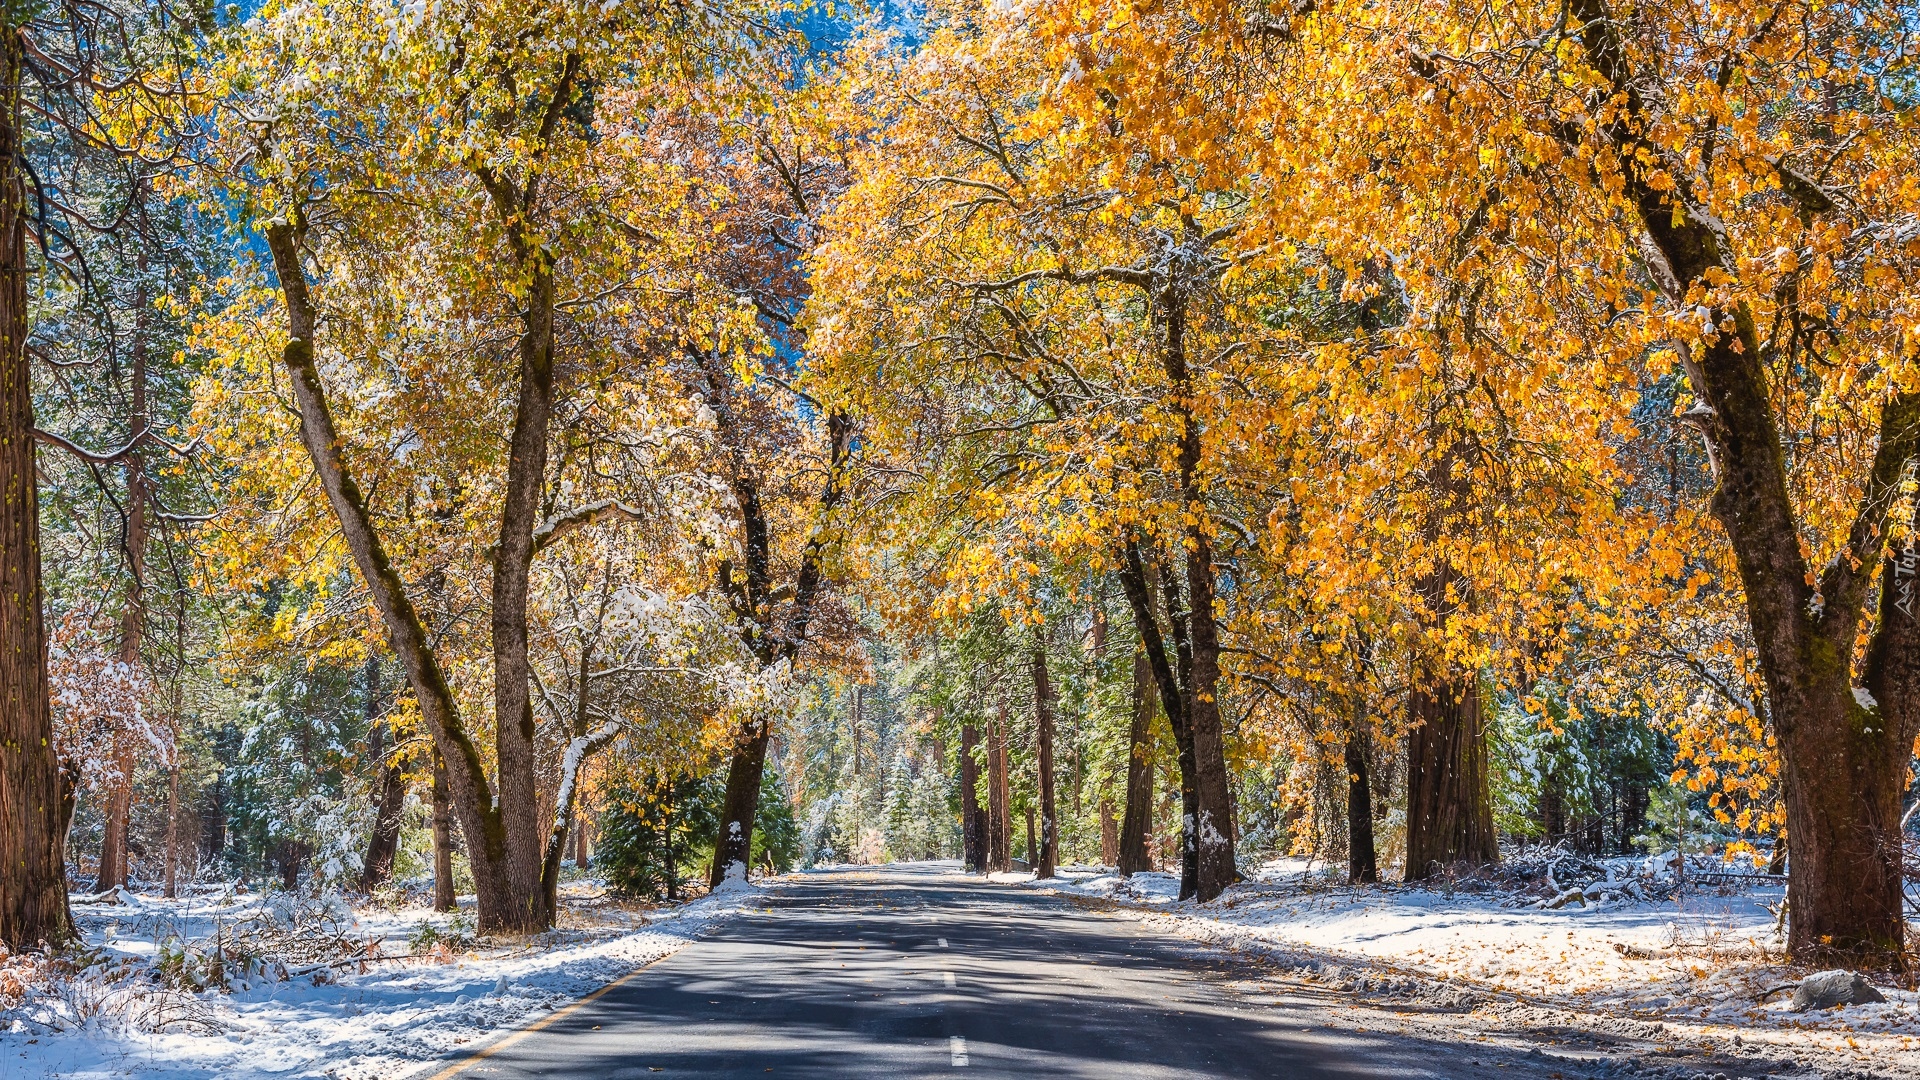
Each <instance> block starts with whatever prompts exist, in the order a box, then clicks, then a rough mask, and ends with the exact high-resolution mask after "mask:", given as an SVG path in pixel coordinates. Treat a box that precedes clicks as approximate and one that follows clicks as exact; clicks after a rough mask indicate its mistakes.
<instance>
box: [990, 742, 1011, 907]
mask: <svg viewBox="0 0 1920 1080" xmlns="http://www.w3.org/2000/svg"><path fill="white" fill-rule="evenodd" d="M1010 796H1011V792H1010V791H1009V789H1008V785H1007V707H1006V706H1005V705H1001V706H999V707H998V708H997V709H996V710H995V713H994V719H993V723H992V726H991V727H989V728H988V729H987V872H988V873H994V872H996V871H1005V870H1011V869H1012V868H1013V819H1012V817H1011V816H1009V815H1010V812H1011V809H1012V808H1011V807H1010V806H1009V805H1008V803H1009V802H1010V801H1011V799H1010Z"/></svg>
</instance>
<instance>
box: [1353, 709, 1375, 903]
mask: <svg viewBox="0 0 1920 1080" xmlns="http://www.w3.org/2000/svg"><path fill="white" fill-rule="evenodd" d="M1362 723H1364V721H1363V720H1362V718H1360V717H1355V718H1354V722H1353V726H1352V727H1351V728H1350V729H1349V730H1348V732H1347V880H1348V881H1350V882H1353V883H1354V884H1356V885H1358V884H1372V883H1374V882H1377V881H1379V880H1380V869H1379V867H1378V865H1377V864H1376V862H1375V859H1374V851H1373V797H1372V796H1373V789H1372V787H1371V786H1370V785H1369V783H1368V776H1367V772H1368V770H1367V759H1368V758H1369V757H1371V756H1372V755H1371V754H1369V753H1368V745H1367V744H1368V742H1369V740H1368V738H1367V733H1366V731H1365V730H1364V729H1363V728H1362V727H1361V726H1360V725H1361V724H1362Z"/></svg>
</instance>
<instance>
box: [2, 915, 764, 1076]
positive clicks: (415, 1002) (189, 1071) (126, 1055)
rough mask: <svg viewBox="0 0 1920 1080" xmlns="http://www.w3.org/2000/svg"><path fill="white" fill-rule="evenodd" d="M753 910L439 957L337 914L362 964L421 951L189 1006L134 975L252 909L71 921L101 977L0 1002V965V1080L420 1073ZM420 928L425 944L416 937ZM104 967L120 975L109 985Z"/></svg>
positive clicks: (195, 999)
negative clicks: (120, 970) (181, 938)
mask: <svg viewBox="0 0 1920 1080" xmlns="http://www.w3.org/2000/svg"><path fill="white" fill-rule="evenodd" d="M763 895H764V889H763V888H761V887H750V888H745V889H738V890H733V891H729V892H726V893H723V894H720V895H716V896H711V897H707V898H705V899H702V900H698V901H695V902H693V903H690V904H686V905H684V906H681V907H678V908H672V909H662V910H656V911H644V912H643V911H625V910H622V909H619V908H616V907H612V906H609V905H599V904H593V903H592V902H591V899H589V900H588V901H587V902H584V903H583V902H581V900H580V897H578V896H576V897H574V898H573V899H574V900H575V903H573V904H570V905H568V908H569V917H568V918H567V919H566V920H565V922H564V923H563V926H564V927H565V928H563V929H560V930H556V931H553V932H550V933H548V934H544V935H540V936H538V937H534V938H529V939H526V940H525V941H521V942H516V943H513V944H511V945H505V944H502V945H498V946H495V947H486V946H484V945H483V946H480V947H462V948H451V947H447V946H446V944H445V942H446V940H447V938H449V937H457V935H458V933H459V931H460V927H459V926H458V925H457V924H456V925H450V924H449V923H448V921H447V920H446V918H445V917H441V916H434V915H433V914H432V913H430V912H427V911H423V910H419V911H398V912H382V913H377V914H362V915H359V916H353V915H351V914H347V915H346V916H345V917H346V918H347V919H349V920H351V922H350V923H349V924H348V929H349V930H350V931H351V932H352V933H353V934H355V935H356V936H360V937H364V939H365V940H366V941H368V942H369V943H371V944H370V951H371V952H373V953H375V954H381V953H384V954H392V953H395V952H398V953H402V954H405V953H408V952H412V951H414V950H413V949H412V948H410V945H411V944H417V943H420V942H422V941H423V940H427V939H437V941H436V943H435V944H434V945H433V946H432V947H430V948H427V949H424V950H420V952H421V953H422V955H420V956H418V957H416V958H413V959H406V960H391V959H386V960H378V961H375V962H373V963H369V964H364V965H363V964H360V963H358V962H356V961H348V962H346V963H344V964H337V965H332V966H327V967H323V968H315V969H314V970H311V971H307V970H304V969H303V968H302V967H301V966H299V965H286V966H287V967H290V968H291V972H287V973H284V974H283V972H282V971H281V970H278V968H277V967H275V966H274V965H264V967H265V968H266V970H261V968H262V967H263V966H262V965H256V966H255V967H254V968H253V969H251V970H249V971H246V972H244V973H241V974H239V975H237V976H236V977H234V978H232V980H231V981H230V990H229V992H222V991H220V990H215V989H209V990H206V991H202V992H198V993H190V992H183V991H174V990H165V989H162V988H160V987H157V986H155V985H154V984H152V983H151V981H150V980H149V979H148V978H147V977H146V976H145V975H144V974H143V973H144V972H145V971H146V970H148V968H147V966H145V965H143V964H142V961H143V960H150V959H151V958H152V957H153V956H154V955H155V954H156V953H157V952H159V951H160V950H162V949H164V948H166V947H167V945H166V943H167V942H168V940H169V936H168V935H169V932H172V933H176V934H177V933H178V932H179V931H181V930H194V929H197V928H200V927H202V926H204V925H205V924H207V923H211V922H214V921H216V920H219V919H222V918H227V919H232V918H237V917H241V916H243V915H245V914H247V912H248V911H249V910H250V908H251V907H257V906H258V905H259V904H260V903H261V901H258V900H252V901H246V900H238V899H235V898H233V897H230V896H229V897H220V898H212V899H208V898H200V899H195V900H184V901H181V902H178V903H173V902H167V901H155V900H145V899H138V898H136V899H135V900H134V901H133V902H132V903H130V904H125V905H76V918H77V919H78V920H79V921H80V922H81V924H82V926H83V928H85V929H87V930H88V931H89V935H88V936H89V941H90V943H91V944H94V945H96V946H97V947H98V948H99V949H100V953H99V955H101V957H102V958H103V962H102V963H101V964H99V965H95V966H94V967H92V968H89V969H87V970H85V971H81V972H74V973H66V974H56V975H54V976H53V977H51V978H47V979H43V980H41V981H40V982H39V983H37V984H35V985H26V984H24V982H22V981H19V980H16V982H20V985H18V986H17V987H15V988H16V989H17V990H18V991H19V992H17V993H11V994H10V993H9V986H10V983H9V981H8V980H7V979H6V978H5V977H4V973H5V972H6V971H8V970H16V971H17V970H19V965H20V962H21V960H20V958H16V960H15V967H13V968H8V967H6V966H3V965H0V1078H4V1080H15V1078H19V1080H41V1078H52V1077H63V1078H76V1080H78V1078H85V1080H105V1078H109V1077H121V1076H136V1075H137V1076H143V1077H149V1076H150V1077H165V1078H169V1080H174V1078H178V1080H189V1078H192V1080H198V1078H214V1077H261V1076H279V1077H289V1078H291V1077H334V1078H338V1080H374V1078H381V1080H392V1078H395V1077H402V1076H408V1075H411V1074H416V1073H421V1072H431V1071H432V1068H431V1066H430V1063H434V1062H437V1060H438V1059H441V1058H444V1057H447V1056H448V1055H450V1054H453V1053H455V1052H457V1051H459V1050H460V1049H461V1048H462V1047H465V1046H470V1045H475V1044H478V1043H479V1042H480V1041H482V1040H483V1039H484V1038H485V1037H487V1036H488V1035H490V1034H492V1033H494V1032H497V1031H499V1030H501V1029H504V1028H509V1027H514V1026H518V1025H519V1024H521V1023H524V1022H527V1021H529V1020H531V1019H533V1018H535V1017H537V1016H540V1015H543V1014H545V1013H546V1012H548V1011H550V1010H552V1009H555V1008H558V1007H560V1006H561V1005H564V1004H566V1003H567V1002H569V1001H572V1000H574V999H575V998H578V997H580V996H581V995H583V994H586V993H588V992H590V991H592V990H594V989H596V988H598V987H600V986H602V985H604V984H606V983H608V982H610V981H612V980H614V979H617V978H619V977H621V976H622V975H625V974H627V973H628V972H631V971H633V970H634V969H635V968H638V967H641V966H643V965H645V964H647V963H651V962H652V961H654V960H657V959H659V958H660V957H663V956H665V955H667V954H669V953H671V952H673V951H675V950H677V949H679V948H680V947H681V946H682V945H685V944H686V943H687V942H689V941H691V940H693V939H694V938H696V937H698V936H699V935H700V934H701V933H702V932H703V931H704V930H706V929H707V928H708V927H709V926H710V925H712V924H713V922H714V921H715V920H717V919H719V918H721V917H723V916H725V915H727V914H730V913H732V912H735V911H738V910H741V909H743V908H747V907H751V906H752V905H754V904H755V903H757V902H759V900H760V898H761V897H762V896H763ZM109 908H117V909H118V910H103V909H109ZM423 925H425V926H431V927H435V928H436V930H435V932H434V933H432V934H423V933H422V931H421V927H422V926H423ZM142 930H147V931H152V932H153V933H151V934H150V935H143V934H142V933H141V931H142ZM410 936H411V937H412V938H413V939H414V941H413V942H411V943H410V942H409V941H408V940H407V939H408V938H409V937H410ZM116 966H120V967H124V968H125V969H126V970H127V971H128V972H130V973H131V974H130V975H129V976H128V977H125V978H120V979H117V980H116V979H114V978H113V977H112V975H111V973H112V972H113V971H114V970H116ZM363 967H364V969H365V970H361V969H362V968H363ZM42 970H43V971H44V970H45V969H44V968H43V969H42ZM316 975H317V976H318V978H317V979H316V977H315V976H316ZM289 976H290V977H289Z"/></svg>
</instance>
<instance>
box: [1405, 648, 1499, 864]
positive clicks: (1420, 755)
mask: <svg viewBox="0 0 1920 1080" xmlns="http://www.w3.org/2000/svg"><path fill="white" fill-rule="evenodd" d="M1407 709H1408V728H1409V731H1408V735H1407V869H1406V880H1408V881H1422V880H1425V879H1426V878H1428V877H1430V876H1432V875H1433V874H1436V873H1441V872H1444V871H1447V870H1450V869H1452V868H1454V867H1455V866H1458V865H1466V866H1475V867H1477V866H1483V865H1485V864H1487V863H1492V862H1498V861H1499V859H1500V848H1499V846H1498V843H1497V841H1496V838H1495V836H1494V832H1493V807H1492V802H1491V798H1490V794H1489V791H1488V787H1487V752H1486V746H1487V743H1486V732H1485V716H1484V713H1483V710H1482V708H1481V703H1480V684H1479V682H1478V680H1476V679H1475V678H1474V677H1473V675H1472V674H1471V673H1461V672H1455V673H1454V675H1453V677H1452V678H1451V679H1448V680H1445V681H1435V680H1428V681H1426V682H1424V683H1420V684H1416V685H1415V687H1414V689H1413V692H1412V694H1411V695H1409V701H1408V706H1407Z"/></svg>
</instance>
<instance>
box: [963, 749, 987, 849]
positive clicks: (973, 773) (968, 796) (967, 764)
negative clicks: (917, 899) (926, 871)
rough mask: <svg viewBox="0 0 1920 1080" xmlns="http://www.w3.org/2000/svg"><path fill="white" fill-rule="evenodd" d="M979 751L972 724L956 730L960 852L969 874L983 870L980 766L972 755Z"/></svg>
mask: <svg viewBox="0 0 1920 1080" xmlns="http://www.w3.org/2000/svg"><path fill="white" fill-rule="evenodd" d="M979 747H980V729H979V728H978V727H976V726H974V725H973V724H962V725H961V726H960V852H961V862H962V864H963V865H964V866H965V867H966V871H967V873H969V874H978V873H981V872H982V871H984V870H985V869H986V868H987V822H986V811H985V810H983V809H981V807H980V763H979V761H977V760H976V759H975V758H974V754H975V753H976V751H978V750H979Z"/></svg>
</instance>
